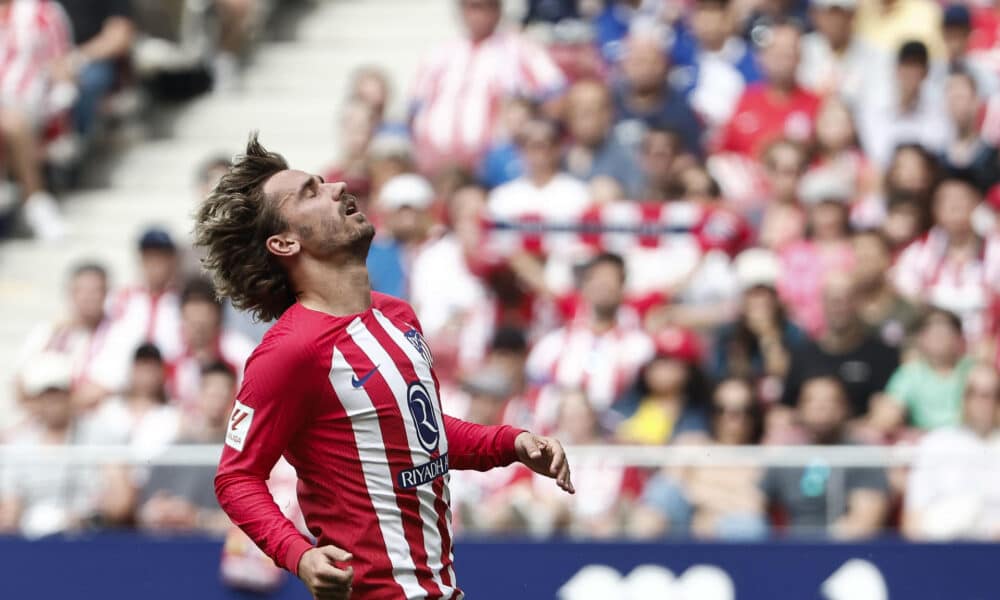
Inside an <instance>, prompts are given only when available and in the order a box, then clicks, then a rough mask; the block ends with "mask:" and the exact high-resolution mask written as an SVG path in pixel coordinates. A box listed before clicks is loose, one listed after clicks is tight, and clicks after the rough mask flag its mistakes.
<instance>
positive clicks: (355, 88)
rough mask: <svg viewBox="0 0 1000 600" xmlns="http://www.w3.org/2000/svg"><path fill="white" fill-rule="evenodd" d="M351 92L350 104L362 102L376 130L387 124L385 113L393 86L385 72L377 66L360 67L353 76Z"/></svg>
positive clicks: (348, 96) (348, 98)
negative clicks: (369, 113) (368, 111)
mask: <svg viewBox="0 0 1000 600" xmlns="http://www.w3.org/2000/svg"><path fill="white" fill-rule="evenodd" d="M349 90H350V91H349V92H348V95H347V100H348V102H349V103H350V102H360V103H361V104H363V105H364V106H366V107H368V109H369V110H370V111H371V114H372V116H373V118H374V122H375V125H376V128H378V126H381V125H382V124H383V123H384V122H385V111H386V108H387V107H388V106H389V98H390V96H391V95H392V86H391V84H390V83H389V77H388V75H386V73H385V71H383V70H382V69H381V68H380V67H378V66H376V65H364V66H362V67H359V68H358V69H357V70H356V71H354V73H353V74H352V75H351V84H350V86H349Z"/></svg>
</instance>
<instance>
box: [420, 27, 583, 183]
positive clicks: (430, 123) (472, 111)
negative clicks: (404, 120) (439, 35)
mask: <svg viewBox="0 0 1000 600" xmlns="http://www.w3.org/2000/svg"><path fill="white" fill-rule="evenodd" d="M565 85H566V83H565V79H564V78H563V75H562V72H561V71H560V70H559V67H558V66H556V64H555V62H553V60H552V58H551V57H550V56H549V54H548V52H547V51H546V50H545V48H542V47H541V46H538V45H536V44H535V43H533V42H531V41H529V40H527V39H526V38H524V37H523V36H521V35H519V34H517V33H514V32H499V33H495V34H493V35H492V36H490V37H489V38H487V39H485V40H483V41H482V42H479V43H478V44H476V43H473V42H472V40H470V39H468V38H462V39H459V40H455V41H453V42H450V43H447V44H445V45H443V46H441V47H439V48H437V49H436V50H435V51H434V52H433V53H432V54H431V55H430V57H428V59H427V60H426V62H424V64H423V65H422V66H421V68H420V69H419V71H418V72H417V76H416V79H415V80H414V85H413V89H412V92H411V95H410V102H411V104H410V114H411V116H412V119H413V121H412V127H413V137H414V141H415V143H416V145H417V150H418V151H417V153H416V156H417V157H418V159H419V160H420V161H421V165H420V166H421V168H422V169H424V170H434V169H436V168H438V167H440V166H443V165H445V164H451V163H459V164H463V165H465V166H468V167H473V166H475V163H476V161H478V160H479V158H480V157H481V156H482V154H483V153H484V152H485V151H486V150H487V148H488V147H489V145H490V143H491V142H492V141H493V140H494V139H495V138H496V136H497V133H498V130H497V127H498V125H499V117H500V113H501V110H500V109H501V107H502V103H503V101H504V99H505V98H509V97H511V96H526V97H528V98H531V99H533V100H539V101H541V100H546V99H547V98H550V97H553V96H555V95H556V94H557V93H559V92H561V91H562V89H563V87H565Z"/></svg>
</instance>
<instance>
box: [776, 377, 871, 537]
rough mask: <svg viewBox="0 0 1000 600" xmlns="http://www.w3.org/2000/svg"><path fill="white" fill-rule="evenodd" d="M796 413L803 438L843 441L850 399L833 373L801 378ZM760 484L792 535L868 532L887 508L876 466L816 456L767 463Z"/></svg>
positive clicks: (831, 442)
mask: <svg viewBox="0 0 1000 600" xmlns="http://www.w3.org/2000/svg"><path fill="white" fill-rule="evenodd" d="M797 415H798V420H799V424H800V425H801V428H802V431H803V434H804V435H805V438H806V441H807V442H808V443H810V444H816V445H825V446H829V445H836V444H845V443H848V442H849V440H848V437H847V435H846V431H845V430H846V427H847V421H848V419H849V417H850V415H851V403H850V401H849V400H848V396H847V392H846V390H845V389H844V387H843V386H842V385H841V384H840V382H839V381H838V380H837V379H836V378H834V377H829V376H821V377H814V378H811V379H807V380H806V381H805V382H804V383H803V384H802V386H801V394H800V396H799V399H798V408H797ZM807 452H808V451H807V450H805V449H803V453H807ZM761 489H762V490H763V492H764V494H765V495H766V496H767V499H768V501H769V502H770V503H772V504H773V505H776V506H778V507H780V508H781V509H782V510H783V511H785V512H786V513H787V516H788V522H789V525H790V526H791V530H792V533H793V534H796V535H809V536H812V535H829V536H831V537H833V538H835V539H840V540H851V539H859V538H869V537H873V536H875V535H877V534H878V533H879V532H880V531H881V530H882V526H883V524H884V522H885V518H886V514H887V512H888V508H889V497H888V492H889V485H888V482H887V480H886V475H885V472H884V471H883V470H882V469H878V468H868V467H864V468H861V467H846V468H845V467H831V466H829V465H827V464H825V463H824V462H823V461H821V460H815V461H812V462H811V463H810V464H809V466H807V467H804V468H803V467H770V468H768V469H767V471H766V472H765V474H764V478H763V480H762V482H761Z"/></svg>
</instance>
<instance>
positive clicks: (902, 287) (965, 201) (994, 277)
mask: <svg viewBox="0 0 1000 600" xmlns="http://www.w3.org/2000/svg"><path fill="white" fill-rule="evenodd" d="M979 202H980V194H979V192H978V191H977V190H976V188H975V187H973V186H972V185H971V184H970V183H969V182H967V181H964V180H961V179H955V178H951V179H946V180H945V181H943V182H941V184H940V185H939V186H938V188H937V191H936V193H935V194H934V227H933V228H931V230H930V232H929V233H928V234H927V235H926V236H925V237H923V238H921V239H919V240H917V241H915V242H913V243H912V244H910V246H909V247H907V248H906V250H905V251H904V252H903V253H902V254H901V255H900V256H899V259H898V260H897V263H896V269H895V276H894V282H895V284H896V287H897V289H899V291H900V293H901V294H903V296H905V297H906V298H908V299H909V300H910V301H912V302H914V303H919V304H929V305H932V306H937V307H940V308H944V309H946V310H949V311H951V312H954V313H955V314H957V315H959V316H960V317H961V318H962V325H963V329H964V331H965V335H966V338H967V340H968V341H969V342H970V343H971V344H973V345H975V344H978V343H979V342H980V341H983V339H984V336H988V335H990V334H991V333H992V332H991V331H990V330H989V329H988V327H987V325H988V323H987V321H988V320H989V318H990V315H989V314H988V311H989V309H990V303H991V299H992V298H993V295H994V294H996V292H997V282H998V281H1000V279H998V275H1000V271H998V270H997V269H998V268H1000V239H998V238H996V237H994V236H991V237H989V238H986V239H984V238H982V237H980V236H979V235H978V234H977V233H976V232H975V230H974V229H973V227H972V213H973V211H974V210H975V208H976V206H977V205H978V204H979Z"/></svg>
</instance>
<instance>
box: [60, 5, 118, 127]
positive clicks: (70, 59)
mask: <svg viewBox="0 0 1000 600" xmlns="http://www.w3.org/2000/svg"><path fill="white" fill-rule="evenodd" d="M59 4H62V6H63V8H65V9H66V13H67V14H68V15H69V21H70V24H71V25H72V26H73V36H74V41H75V42H76V47H75V48H74V49H73V51H72V52H70V53H68V54H66V55H65V56H63V57H61V58H60V59H59V60H58V61H57V62H56V64H55V65H54V66H53V69H54V71H55V73H56V74H57V76H59V77H60V78H62V79H64V80H66V81H72V82H74V83H75V84H76V86H77V89H78V90H79V97H78V98H77V101H76V106H75V107H74V108H73V122H74V125H75V126H76V130H77V132H78V133H79V134H80V135H81V136H83V137H85V138H86V137H87V136H89V135H90V134H91V133H92V132H93V129H94V123H95V120H96V118H97V115H98V112H99V109H100V106H101V100H103V99H104V97H105V96H106V95H107V94H108V92H110V91H111V89H112V87H113V86H114V85H115V82H116V81H117V79H118V74H119V72H118V68H119V63H121V61H122V60H124V59H127V58H128V56H129V53H130V52H131V51H132V43H133V41H134V39H135V22H134V21H133V20H132V6H131V4H130V3H129V2H128V0H98V1H96V2H94V1H92V0H59Z"/></svg>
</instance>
